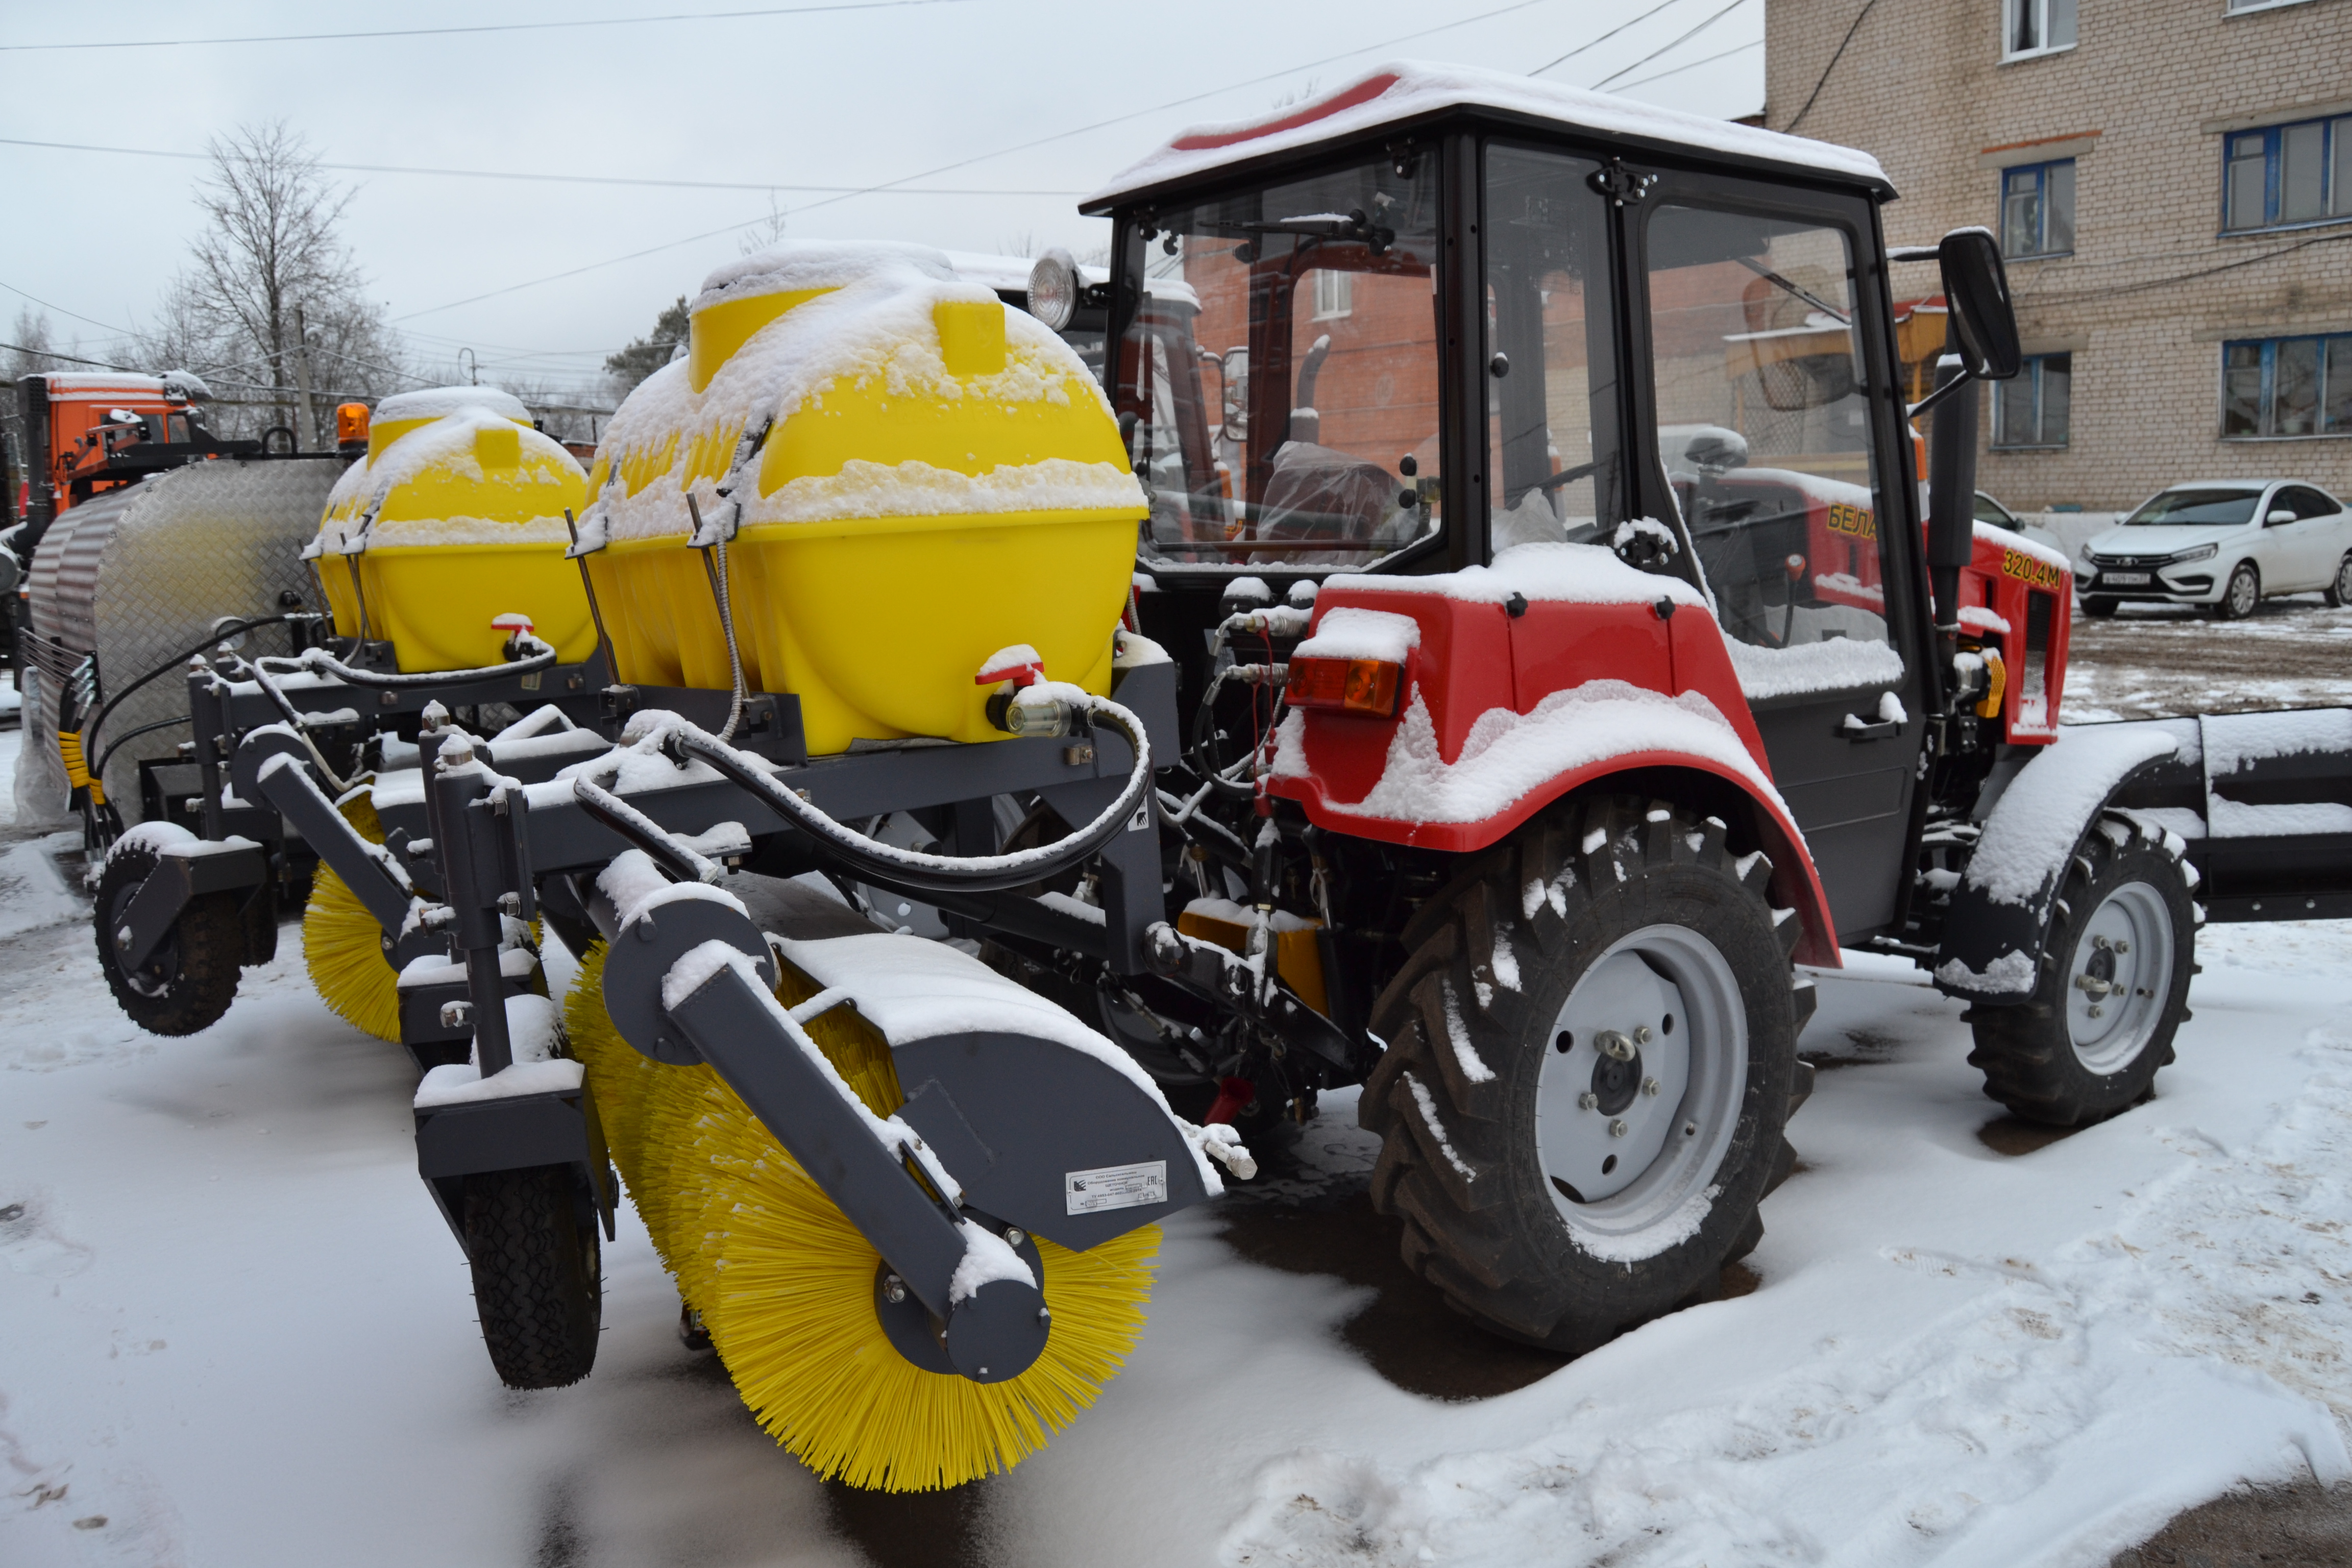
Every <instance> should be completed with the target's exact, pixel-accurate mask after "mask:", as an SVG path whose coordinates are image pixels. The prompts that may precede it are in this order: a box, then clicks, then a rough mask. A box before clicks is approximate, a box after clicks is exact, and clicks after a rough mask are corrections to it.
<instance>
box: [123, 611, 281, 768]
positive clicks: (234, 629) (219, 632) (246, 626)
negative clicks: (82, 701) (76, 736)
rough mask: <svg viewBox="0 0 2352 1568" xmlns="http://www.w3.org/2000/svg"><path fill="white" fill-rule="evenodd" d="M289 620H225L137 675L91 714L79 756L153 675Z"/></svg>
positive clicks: (272, 618) (150, 726) (177, 666)
mask: <svg viewBox="0 0 2352 1568" xmlns="http://www.w3.org/2000/svg"><path fill="white" fill-rule="evenodd" d="M293 618H294V617H293V616H257V617H255V618H254V619H252V620H240V621H226V622H223V623H222V624H221V625H219V626H215V627H214V628H213V629H212V630H211V631H209V632H206V633H205V637H204V640H203V641H202V642H197V643H191V644H190V645H189V646H188V647H185V648H183V649H182V650H181V651H180V652H178V653H176V654H173V656H172V657H171V658H167V659H165V660H164V661H163V663H161V664H159V665H157V666H156V667H155V668H152V669H151V670H149V671H148V672H147V673H146V674H144V675H142V676H141V677H140V678H139V679H136V680H134V681H132V682H131V684H130V685H128V686H126V687H124V688H123V689H121V690H120V691H118V692H116V693H115V694H114V695H113V696H111V697H110V698H108V699H107V700H105V701H104V702H101V703H100V704H99V708H98V711H97V712H95V713H93V714H91V715H90V717H89V722H88V723H85V724H84V725H83V726H82V727H81V733H82V742H83V746H82V750H83V754H84V755H88V754H89V747H90V746H92V745H94V744H96V743H97V739H98V734H99V731H100V730H102V729H103V728H104V727H105V725H106V721H107V718H108V716H109V715H110V714H111V713H112V712H113V711H114V710H115V709H116V708H117V707H118V706H120V705H121V702H122V701H123V700H124V699H125V698H127V697H129V696H130V695H131V693H132V692H134V691H136V690H138V689H140V688H141V687H142V686H144V685H146V684H147V683H148V682H149V681H151V680H152V679H155V678H156V677H157V676H159V675H162V674H163V673H165V672H166V671H168V670H173V669H177V668H181V667H182V666H184V665H185V664H186V663H187V662H188V660H190V659H192V658H195V657H196V655H198V654H200V653H202V652H204V651H205V649H206V648H208V647H212V646H213V644H215V643H216V642H218V641H220V640H221V639H222V638H223V637H235V636H236V635H237V634H238V633H240V632H249V631H252V630H254V629H255V628H257V627H259V626H282V625H284V624H285V623H286V622H288V621H290V620H292V619H293ZM173 722H179V723H184V722H185V720H175V721H173ZM146 728H148V729H152V728H154V726H152V725H149V726H146ZM140 732H141V731H132V733H133V734H137V733H140ZM123 739H124V740H126V741H127V740H129V739H131V736H130V735H125V736H124V737H123ZM106 755H107V757H108V758H111V757H112V756H113V755H114V749H113V748H112V747H111V746H110V747H108V748H107V752H106ZM90 776H91V777H93V778H95V777H97V776H98V773H97V770H96V769H92V770H91V773H90Z"/></svg>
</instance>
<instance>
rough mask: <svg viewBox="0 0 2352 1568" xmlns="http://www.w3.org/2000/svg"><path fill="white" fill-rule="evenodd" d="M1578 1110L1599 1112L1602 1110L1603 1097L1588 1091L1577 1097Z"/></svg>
mask: <svg viewBox="0 0 2352 1568" xmlns="http://www.w3.org/2000/svg"><path fill="white" fill-rule="evenodd" d="M1576 1109H1577V1110H1600V1109H1601V1097H1600V1096H1599V1095H1597V1094H1595V1093H1593V1092H1592V1091H1591V1089H1586V1090H1585V1091H1584V1092H1583V1093H1582V1094H1580V1095H1578V1096H1577V1097H1576Z"/></svg>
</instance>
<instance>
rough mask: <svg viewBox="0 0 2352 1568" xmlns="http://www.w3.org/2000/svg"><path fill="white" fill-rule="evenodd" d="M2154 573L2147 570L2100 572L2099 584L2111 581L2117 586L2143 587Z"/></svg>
mask: <svg viewBox="0 0 2352 1568" xmlns="http://www.w3.org/2000/svg"><path fill="white" fill-rule="evenodd" d="M2154 575H2155V574H2153V573H2149V572H2102V573H2100V574H2099V581H2100V583H2101V584H2107V583H2113V584H2115V585H2116V587H2118V588H2145V587H2147V584H2148V581H2149V579H2150V578H2151V577H2153V576H2154Z"/></svg>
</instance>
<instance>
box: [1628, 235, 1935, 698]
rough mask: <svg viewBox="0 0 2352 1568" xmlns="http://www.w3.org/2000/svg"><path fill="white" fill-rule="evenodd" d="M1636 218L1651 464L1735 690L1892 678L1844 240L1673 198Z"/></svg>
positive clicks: (1876, 505) (1770, 692) (1896, 662)
mask: <svg viewBox="0 0 2352 1568" xmlns="http://www.w3.org/2000/svg"><path fill="white" fill-rule="evenodd" d="M1645 222H1646V225H1647V227H1646V230H1645V251H1646V260H1647V270H1648V279H1647V286H1648V297H1649V320H1650V330H1649V356H1650V375H1651V384H1652V387H1653V390H1654V395H1655V398H1656V402H1657V428H1658V443H1659V452H1658V457H1659V460H1660V463H1661V466H1662V467H1663V468H1664V473H1665V477H1666V479H1667V480H1668V482H1669V484H1670V485H1671V487H1672V490H1673V496H1674V504H1675V507H1676V508H1677V509H1678V510H1679V511H1680V521H1681V522H1682V524H1683V527H1684V529H1685V531H1686V532H1687V533H1688V535H1689V538H1690V542H1691V544H1692V547H1693V549H1694V550H1695V551H1696V554H1697V557H1698V564H1699V567H1700V570H1701V571H1702V573H1703V574H1704V575H1705V577H1706V584H1707V586H1708V589H1709V591H1710V592H1711V593H1712V594H1713V595H1714V597H1715V601H1716V613H1717V618H1718V619H1719V620H1720V621H1721V623H1722V625H1723V630H1724V635H1725V637H1726V639H1727V642H1728V643H1729V645H1730V647H1731V653H1732V662H1733V663H1734V665H1736V666H1737V667H1738V671H1739V676H1740V681H1741V684H1742V686H1743V687H1745V688H1746V689H1747V691H1748V696H1749V698H1750V699H1751V700H1763V699H1768V698H1773V697H1781V696H1788V695H1792V694H1795V693H1798V692H1810V691H1832V690H1840V689H1847V688H1852V687H1860V686H1866V685H1870V684H1873V683H1881V682H1886V681H1893V680H1899V679H1901V678H1902V675H1903V659H1902V656H1901V655H1900V654H1899V653H1898V652H1896V650H1895V647H1894V646H1893V643H1892V641H1891V639H1890V634H1889V630H1888V626H1887V621H1886V605H1885V587H1884V583H1885V574H1884V571H1883V564H1882V561H1881V550H1882V543H1883V542H1882V540H1881V537H1880V533H1881V531H1880V527H1879V519H1880V517H1881V515H1882V514H1883V513H1884V512H1885V509H1884V508H1882V506H1881V505H1880V500H1879V498H1880V497H1881V496H1882V495H1883V494H1884V493H1885V483H1884V480H1885V476H1882V475H1880V474H1879V473H1878V472H1877V471H1876V463H1875V458H1874V446H1873V442H1872V439H1871V426H1870V410H1869V406H1868V404H1867V400H1866V399H1865V397H1864V363H1865V362H1864V358H1863V353H1862V345H1861V339H1860V335H1859V333H1858V331H1857V330H1856V327H1855V324H1854V322H1855V299H1856V295H1855V290H1854V286H1853V250H1852V243H1851V240H1850V239H1849V237H1848V236H1847V235H1846V233H1845V231H1844V230H1843V229H1841V228H1836V227H1831V226H1823V225H1819V224H1810V223H1806V222H1803V221H1801V220H1790V219H1787V218H1780V217H1769V216H1759V215H1751V214H1747V213H1741V212H1736V211H1728V210H1719V209H1711V208H1705V207H1699V206H1693V205H1675V204H1672V203H1667V204H1662V205H1658V206H1656V207H1655V208H1654V209H1653V210H1652V211H1650V212H1649V213H1648V214H1647V215H1646V218H1645ZM1660 521H1666V520H1664V519H1661V520H1660Z"/></svg>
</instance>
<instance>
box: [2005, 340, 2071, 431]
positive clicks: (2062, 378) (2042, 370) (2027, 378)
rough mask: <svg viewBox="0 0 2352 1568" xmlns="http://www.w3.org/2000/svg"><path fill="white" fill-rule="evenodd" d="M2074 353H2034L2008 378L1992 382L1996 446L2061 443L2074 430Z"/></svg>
mask: <svg viewBox="0 0 2352 1568" xmlns="http://www.w3.org/2000/svg"><path fill="white" fill-rule="evenodd" d="M2073 425H2074V355H2073V354H2071V353H2063V354H2035V355H2033V356H2032V358H2030V359H2028V360H2027V361H2026V362H2025V368H2024V369H2023V370H2021V371H2019V372H2018V373H2017V375H2016V377H2015V378H2014V379H2012V380H2010V381H1996V382H1994V383H1993V384H1992V444H1993V447H1995V449H1996V450H1998V449H2000V448H2003V447H2006V448H2010V449H2011V450H2015V449H2019V448H2024V447H2063V446H2064V445H2066V443H2067V440H2068V438H2069V437H2070V436H2071V435H2072V433H2073Z"/></svg>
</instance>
